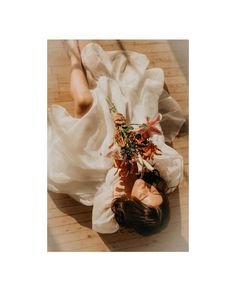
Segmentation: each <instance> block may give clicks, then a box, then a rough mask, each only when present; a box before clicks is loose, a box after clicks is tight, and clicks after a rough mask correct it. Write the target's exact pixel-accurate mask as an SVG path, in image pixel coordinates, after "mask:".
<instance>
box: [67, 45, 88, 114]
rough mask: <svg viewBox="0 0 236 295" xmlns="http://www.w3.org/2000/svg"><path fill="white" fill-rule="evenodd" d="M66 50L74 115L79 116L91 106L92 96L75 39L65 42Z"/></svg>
mask: <svg viewBox="0 0 236 295" xmlns="http://www.w3.org/2000/svg"><path fill="white" fill-rule="evenodd" d="M65 46H66V49H67V52H68V54H69V56H70V61H71V80H70V86H71V94H72V96H73V99H74V107H75V111H74V112H75V116H76V117H78V118H80V117H82V116H83V115H84V114H86V113H87V112H88V111H89V109H90V108H91V106H92V103H93V97H92V95H91V93H90V90H89V87H88V82H87V78H86V75H85V73H84V70H83V66H82V61H81V58H80V51H79V49H78V47H77V41H75V40H68V41H66V42H65Z"/></svg>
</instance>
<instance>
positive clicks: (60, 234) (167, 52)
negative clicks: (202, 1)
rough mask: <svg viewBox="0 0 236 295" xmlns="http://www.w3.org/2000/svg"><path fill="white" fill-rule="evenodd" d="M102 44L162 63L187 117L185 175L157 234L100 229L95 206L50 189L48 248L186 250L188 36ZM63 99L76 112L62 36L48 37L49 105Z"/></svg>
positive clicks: (178, 142)
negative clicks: (94, 218)
mask: <svg viewBox="0 0 236 295" xmlns="http://www.w3.org/2000/svg"><path fill="white" fill-rule="evenodd" d="M96 41H97V42H98V43H99V44H100V45H101V46H102V47H103V48H104V50H117V49H119V50H121V49H123V50H130V51H137V52H140V53H144V54H146V55H147V57H148V58H149V60H150V63H149V68H151V67H161V68H163V70H164V73H165V81H166V84H167V86H168V89H169V91H170V93H171V95H172V96H173V97H174V98H175V99H176V101H177V102H178V103H179V104H180V106H181V108H182V111H183V114H184V115H185V117H186V125H185V126H184V128H183V130H182V132H181V136H180V137H177V138H176V139H175V141H174V142H173V147H174V148H175V149H176V150H177V151H178V152H179V153H180V154H181V155H182V156H183V159H184V176H183V180H182V182H181V184H180V186H179V188H178V190H176V191H175V192H174V193H172V194H171V195H169V200H170V208H171V218H170V222H169V224H168V226H167V227H166V228H165V229H164V230H163V231H162V232H161V233H159V234H154V235H152V236H149V237H142V236H140V235H138V234H136V233H134V232H129V231H127V230H124V229H122V230H120V231H119V232H117V233H114V234H99V233H96V232H94V231H93V230H92V229H91V226H92V224H91V214H92V208H91V207H86V206H84V205H82V204H80V203H78V202H76V201H74V200H73V199H71V198H70V197H69V196H67V195H65V194H55V193H52V192H49V193H48V251H134V252H135V251H145V252H146V251H188V219H189V218H188V203H189V202H188V199H189V192H188V169H189V159H188V41H186V40H178V41H177V40H176V41H175V40H172V41H166V40H121V41H117V40H96ZM55 103H56V104H60V105H61V106H63V107H64V108H66V109H67V110H68V112H69V113H70V114H71V115H72V114H73V101H72V97H71V94H70V64H69V60H68V57H67V55H66V53H65V50H64V48H63V44H62V41H61V40H48V106H50V105H51V104H55Z"/></svg>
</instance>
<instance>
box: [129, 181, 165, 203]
mask: <svg viewBox="0 0 236 295" xmlns="http://www.w3.org/2000/svg"><path fill="white" fill-rule="evenodd" d="M131 197H132V198H134V197H135V198H137V199H139V200H140V201H142V202H143V203H144V204H145V205H147V206H148V207H154V208H155V207H157V206H159V205H161V203H162V202H163V198H162V196H161V194H160V193H159V192H158V191H157V189H156V188H155V187H154V186H153V185H150V184H148V183H146V182H145V181H144V180H142V179H137V180H136V181H135V183H134V186H133V188H132V192H131Z"/></svg>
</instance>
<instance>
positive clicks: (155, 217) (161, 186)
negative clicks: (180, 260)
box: [111, 170, 169, 235]
mask: <svg viewBox="0 0 236 295" xmlns="http://www.w3.org/2000/svg"><path fill="white" fill-rule="evenodd" d="M142 179H143V180H144V181H145V182H147V183H149V184H151V185H153V186H155V187H156V189H157V190H158V191H159V192H160V193H161V195H162V197H163V202H162V204H161V205H160V206H158V207H157V208H152V207H148V206H147V205H145V204H144V203H143V202H141V201H140V200H138V199H137V198H132V199H131V198H130V197H128V196H122V197H120V198H116V199H114V201H113V202H112V206H111V209H112V211H113V212H114V214H115V219H116V221H117V223H118V224H119V225H120V226H122V227H125V228H129V229H134V230H135V231H136V232H138V233H139V234H141V235H149V234H152V233H156V232H159V231H160V230H162V229H163V228H164V227H165V226H166V225H167V223H168V221H169V201H168V198H167V196H166V194H165V191H166V189H167V185H166V182H165V181H164V180H163V179H162V178H161V177H160V174H159V172H158V171H157V170H154V171H153V172H149V173H145V174H144V176H143V177H142Z"/></svg>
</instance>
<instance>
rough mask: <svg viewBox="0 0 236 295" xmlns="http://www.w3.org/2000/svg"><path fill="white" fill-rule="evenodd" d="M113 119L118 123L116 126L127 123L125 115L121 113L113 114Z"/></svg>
mask: <svg viewBox="0 0 236 295" xmlns="http://www.w3.org/2000/svg"><path fill="white" fill-rule="evenodd" d="M113 121H114V123H115V124H116V126H120V125H124V124H126V120H125V117H124V116H123V115H122V114H121V113H115V114H114V115H113Z"/></svg>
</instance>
